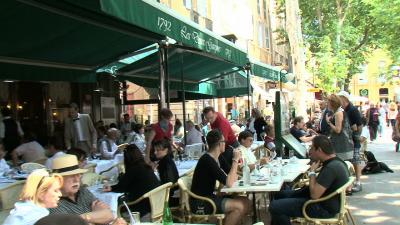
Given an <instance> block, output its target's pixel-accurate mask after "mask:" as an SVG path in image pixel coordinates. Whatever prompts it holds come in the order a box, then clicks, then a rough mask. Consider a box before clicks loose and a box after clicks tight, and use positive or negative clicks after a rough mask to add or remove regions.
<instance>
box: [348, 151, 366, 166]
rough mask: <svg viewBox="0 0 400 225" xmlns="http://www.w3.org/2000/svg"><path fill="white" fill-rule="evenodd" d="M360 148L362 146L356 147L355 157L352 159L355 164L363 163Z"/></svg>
mask: <svg viewBox="0 0 400 225" xmlns="http://www.w3.org/2000/svg"><path fill="white" fill-rule="evenodd" d="M360 149H361V148H354V151H353V158H352V159H351V160H350V161H351V162H352V163H354V164H361V162H362V161H363V160H362V159H361V154H360Z"/></svg>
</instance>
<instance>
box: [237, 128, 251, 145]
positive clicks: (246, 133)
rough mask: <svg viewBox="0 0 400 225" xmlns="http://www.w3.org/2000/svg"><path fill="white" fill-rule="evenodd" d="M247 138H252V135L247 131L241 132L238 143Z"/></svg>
mask: <svg viewBox="0 0 400 225" xmlns="http://www.w3.org/2000/svg"><path fill="white" fill-rule="evenodd" d="M249 137H253V134H252V133H251V132H250V131H248V130H245V131H242V132H240V134H239V137H238V141H239V142H240V143H241V142H242V140H246V138H249Z"/></svg>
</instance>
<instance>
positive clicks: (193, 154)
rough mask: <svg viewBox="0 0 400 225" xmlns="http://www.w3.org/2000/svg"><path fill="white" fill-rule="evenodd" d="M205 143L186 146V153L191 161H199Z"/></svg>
mask: <svg viewBox="0 0 400 225" xmlns="http://www.w3.org/2000/svg"><path fill="white" fill-rule="evenodd" d="M203 145H204V144H203V143H198V144H192V145H186V146H185V153H186V154H187V155H188V157H189V159H199V158H200V157H201V155H202V154H203V149H204V147H203Z"/></svg>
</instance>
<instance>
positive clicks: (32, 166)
mask: <svg viewBox="0 0 400 225" xmlns="http://www.w3.org/2000/svg"><path fill="white" fill-rule="evenodd" d="M37 169H46V166H44V165H42V164H39V163H34V162H29V163H24V164H22V165H21V170H22V171H23V172H24V173H28V174H29V173H32V171H34V170H37Z"/></svg>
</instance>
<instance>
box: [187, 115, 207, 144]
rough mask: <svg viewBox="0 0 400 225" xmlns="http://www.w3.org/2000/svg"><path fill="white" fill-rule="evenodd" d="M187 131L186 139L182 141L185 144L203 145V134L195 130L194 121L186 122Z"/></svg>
mask: <svg viewBox="0 0 400 225" xmlns="http://www.w3.org/2000/svg"><path fill="white" fill-rule="evenodd" d="M186 129H187V133H186V135H185V137H186V138H183V139H182V140H183V143H184V144H186V145H193V144H199V143H203V140H202V137H203V134H202V133H201V132H200V131H198V130H197V129H196V128H195V126H194V123H193V122H192V121H190V120H189V121H186ZM185 140H186V142H185Z"/></svg>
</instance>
